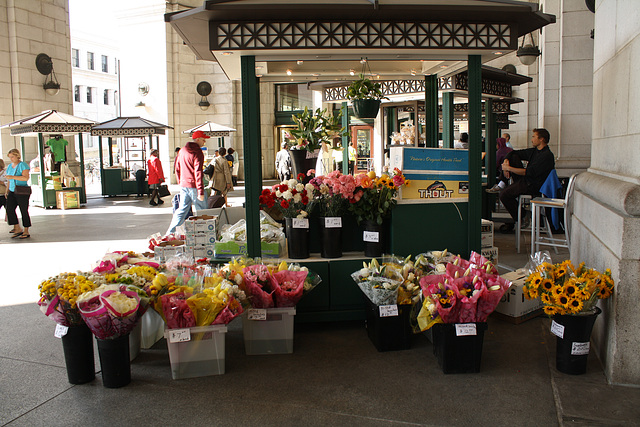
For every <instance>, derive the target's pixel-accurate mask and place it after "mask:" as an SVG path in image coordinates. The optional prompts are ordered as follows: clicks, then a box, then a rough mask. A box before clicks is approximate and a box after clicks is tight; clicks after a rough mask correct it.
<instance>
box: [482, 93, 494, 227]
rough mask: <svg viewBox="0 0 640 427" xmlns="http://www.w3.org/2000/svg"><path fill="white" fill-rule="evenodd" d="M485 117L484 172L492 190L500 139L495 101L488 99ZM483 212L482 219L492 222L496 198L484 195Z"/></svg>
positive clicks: (485, 103)
mask: <svg viewBox="0 0 640 427" xmlns="http://www.w3.org/2000/svg"><path fill="white" fill-rule="evenodd" d="M484 110H485V112H484V117H485V123H484V126H485V134H486V138H485V143H484V151H485V153H487V154H486V155H485V156H484V170H485V174H486V175H487V186H486V188H491V187H493V186H494V185H495V183H496V139H497V138H498V123H497V122H496V114H495V113H494V112H493V100H491V99H487V100H486V101H485V102H484ZM482 196H483V200H484V203H483V212H482V217H483V218H485V219H488V220H491V216H492V215H491V213H492V212H493V206H494V205H495V199H496V196H495V195H493V194H488V193H484V194H483V195H482Z"/></svg>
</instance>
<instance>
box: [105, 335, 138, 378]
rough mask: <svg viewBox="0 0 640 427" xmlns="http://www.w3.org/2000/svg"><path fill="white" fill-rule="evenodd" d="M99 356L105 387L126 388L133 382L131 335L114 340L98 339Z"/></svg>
mask: <svg viewBox="0 0 640 427" xmlns="http://www.w3.org/2000/svg"><path fill="white" fill-rule="evenodd" d="M98 354H99V355H100V367H101V369H102V384H103V385H104V386H105V387H107V388H118V387H124V386H126V385H127V384H129V383H130V382H131V362H130V361H129V334H127V335H123V336H121V337H119V338H115V339H112V340H101V339H98Z"/></svg>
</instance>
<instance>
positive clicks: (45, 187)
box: [38, 133, 48, 209]
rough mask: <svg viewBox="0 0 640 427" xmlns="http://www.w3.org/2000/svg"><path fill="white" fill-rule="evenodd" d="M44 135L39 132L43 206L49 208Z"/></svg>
mask: <svg viewBox="0 0 640 427" xmlns="http://www.w3.org/2000/svg"><path fill="white" fill-rule="evenodd" d="M43 153H44V137H43V136H42V133H38V159H39V160H40V189H41V190H42V207H43V208H45V209H46V208H47V207H48V206H47V194H46V193H47V183H46V181H45V180H44V158H43V155H42V154H43Z"/></svg>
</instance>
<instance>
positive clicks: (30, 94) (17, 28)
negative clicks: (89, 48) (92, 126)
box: [0, 0, 73, 161]
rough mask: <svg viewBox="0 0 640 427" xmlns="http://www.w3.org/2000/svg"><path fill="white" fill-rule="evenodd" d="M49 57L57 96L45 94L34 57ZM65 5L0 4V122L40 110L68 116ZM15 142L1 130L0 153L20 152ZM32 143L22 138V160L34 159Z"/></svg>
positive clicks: (13, 0)
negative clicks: (15, 149)
mask: <svg viewBox="0 0 640 427" xmlns="http://www.w3.org/2000/svg"><path fill="white" fill-rule="evenodd" d="M39 53H45V54H47V55H49V56H50V57H51V60H52V62H53V69H54V71H55V73H56V78H57V79H58V82H59V83H60V92H58V94H56V95H54V96H50V95H47V94H46V93H45V91H44V88H43V87H42V85H43V84H44V80H45V76H43V75H42V74H40V73H39V72H38V71H37V69H36V56H37V55H38V54H39ZM70 56H71V42H70V41H69V5H68V2H67V1H55V0H19V1H18V0H0V101H1V102H0V123H2V124H5V123H11V122H13V121H15V120H18V119H22V118H25V117H29V116H31V115H34V114H37V113H39V112H41V111H44V110H58V111H61V112H63V113H67V114H73V102H72V87H71V63H70ZM19 146H20V139H19V138H14V137H11V136H10V135H9V130H8V129H3V130H2V134H1V139H0V150H1V151H0V152H1V153H3V154H6V152H7V151H9V150H10V149H11V148H19ZM37 154H38V151H37V140H36V138H25V153H24V156H23V157H24V159H25V160H26V161H29V160H31V159H33V158H34V157H36V156H37Z"/></svg>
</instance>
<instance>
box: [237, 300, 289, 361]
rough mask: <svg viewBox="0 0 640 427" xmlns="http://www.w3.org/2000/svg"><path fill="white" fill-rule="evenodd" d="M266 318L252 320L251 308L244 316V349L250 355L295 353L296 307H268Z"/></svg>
mask: <svg viewBox="0 0 640 427" xmlns="http://www.w3.org/2000/svg"><path fill="white" fill-rule="evenodd" d="M264 310H266V320H250V319H249V310H247V312H245V314H244V315H243V316H242V332H243V334H244V349H245V352H246V354H248V355H257V354H286V353H293V317H294V316H295V314H296V309H295V307H291V308H267V309H264Z"/></svg>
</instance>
